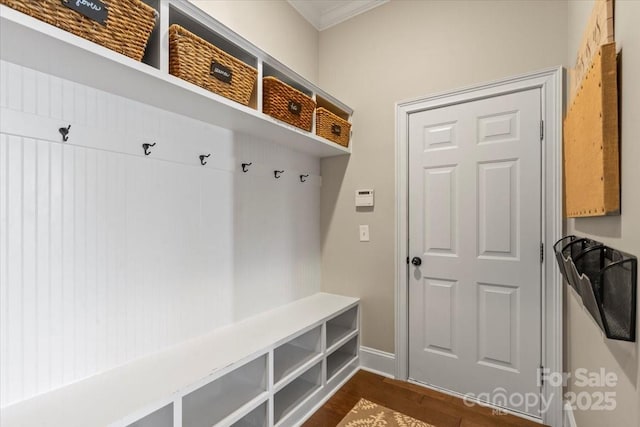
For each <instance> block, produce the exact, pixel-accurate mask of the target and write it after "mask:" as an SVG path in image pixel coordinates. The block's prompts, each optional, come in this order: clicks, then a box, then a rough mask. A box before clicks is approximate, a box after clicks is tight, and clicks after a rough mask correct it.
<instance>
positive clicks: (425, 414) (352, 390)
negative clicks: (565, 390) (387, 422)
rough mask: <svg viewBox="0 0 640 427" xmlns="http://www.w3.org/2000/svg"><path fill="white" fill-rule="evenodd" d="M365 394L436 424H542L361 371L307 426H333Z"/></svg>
mask: <svg viewBox="0 0 640 427" xmlns="http://www.w3.org/2000/svg"><path fill="white" fill-rule="evenodd" d="M360 398H365V399H367V400H370V401H372V402H375V403H377V404H379V405H383V406H386V407H387V408H390V409H394V410H396V411H398V412H402V413H404V414H406V415H409V416H411V417H413V418H416V419H419V420H422V421H425V422H427V423H429V424H433V425H434V426H435V427H487V426H496V427H513V426H522V427H541V425H540V424H537V423H534V422H532V421H528V420H524V419H522V418H518V417H515V416H513V415H497V414H493V413H492V412H493V411H492V410H491V409H489V408H483V407H481V406H478V405H476V406H473V407H468V406H466V405H465V404H464V402H463V401H462V399H459V398H457V397H452V396H449V395H446V394H442V393H438V392H436V391H433V390H429V389H427V388H424V387H420V386H416V385H413V384H409V383H406V382H404V381H397V380H392V379H389V378H385V377H382V376H380V375H375V374H372V373H370V372H366V371H359V372H358V373H356V374H355V375H354V376H353V378H351V380H349V381H348V382H347V383H346V384H345V385H344V386H343V387H342V388H341V389H340V390H338V392H337V393H336V394H335V395H334V396H332V397H331V399H329V400H328V401H327V403H325V404H324V406H323V407H322V408H320V409H319V410H318V412H316V413H315V414H314V415H312V416H311V418H309V420H308V421H307V422H306V423H304V424H303V426H304V427H333V426H335V425H337V424H338V423H339V422H340V420H342V418H343V417H344V416H345V415H346V414H347V413H348V412H349V411H350V410H351V408H353V406H354V405H355V404H356V402H358V400H360Z"/></svg>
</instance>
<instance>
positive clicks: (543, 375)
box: [538, 365, 545, 387]
mask: <svg viewBox="0 0 640 427" xmlns="http://www.w3.org/2000/svg"><path fill="white" fill-rule="evenodd" d="M538 375H540V377H539V380H538V384H540V387H542V386H544V377H545V374H544V366H542V365H540V368H538Z"/></svg>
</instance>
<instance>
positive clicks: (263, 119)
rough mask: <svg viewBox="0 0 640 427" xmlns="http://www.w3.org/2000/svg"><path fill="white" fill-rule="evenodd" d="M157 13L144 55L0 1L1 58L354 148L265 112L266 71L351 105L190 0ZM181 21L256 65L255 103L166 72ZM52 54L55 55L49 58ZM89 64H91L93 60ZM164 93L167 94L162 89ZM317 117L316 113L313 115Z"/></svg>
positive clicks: (220, 119)
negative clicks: (173, 31)
mask: <svg viewBox="0 0 640 427" xmlns="http://www.w3.org/2000/svg"><path fill="white" fill-rule="evenodd" d="M143 1H144V2H145V3H147V4H149V5H150V6H152V7H153V8H154V9H156V10H157V11H158V13H159V18H158V19H157V21H156V26H155V28H154V30H153V32H152V33H151V36H150V38H149V41H148V44H147V48H146V50H145V54H144V57H143V60H142V62H139V61H135V60H133V59H131V58H129V57H126V56H124V55H121V54H119V53H117V52H115V51H112V50H110V49H107V48H104V47H102V46H100V45H98V44H96V43H93V42H90V41H87V40H85V39H83V38H81V37H77V36H75V35H73V34H71V33H69V32H67V31H64V30H62V29H59V28H56V27H54V26H51V25H49V24H47V23H45V22H42V21H39V20H37V19H35V18H32V17H30V16H28V15H26V14H24V13H21V12H19V11H17V10H15V9H11V8H9V7H8V6H5V5H0V59H2V60H4V61H8V62H11V63H14V64H17V65H20V66H23V67H26V68H30V69H33V70H36V71H40V72H44V73H48V74H51V75H54V76H57V77H59V78H62V79H67V80H71V81H74V82H77V83H79V84H84V85H87V86H90V87H92V88H95V89H97V90H101V91H106V92H109V93H111V94H114V95H118V96H123V97H126V98H129V99H131V100H134V101H137V102H141V103H144V104H148V105H151V106H154V107H157V108H161V109H163V110H166V111H171V112H174V113H177V114H182V115H185V116H187V117H190V118H193V119H195V120H201V121H204V122H206V123H210V124H213V125H215V126H220V127H222V128H225V129H228V130H230V131H233V132H240V133H243V134H246V135H249V136H253V137H256V138H261V139H265V140H268V141H272V142H274V143H276V144H280V145H282V146H284V147H287V148H290V149H293V150H297V151H301V152H304V153H307V154H310V155H312V156H315V157H319V158H324V157H331V156H339V155H344V154H350V153H351V149H350V148H349V147H344V146H340V145H338V144H336V143H334V142H332V141H330V140H328V139H326V138H323V137H320V136H318V135H316V134H315V127H312V130H311V132H307V131H305V130H301V129H297V128H295V127H292V126H289V125H287V124H283V123H280V122H278V121H277V120H273V119H272V118H271V117H270V116H268V115H267V114H264V113H262V108H261V107H262V78H263V77H265V76H274V77H278V78H279V79H281V80H282V81H284V82H285V83H287V84H289V85H290V86H292V87H294V88H296V89H298V90H300V91H301V92H303V93H305V94H307V95H309V96H311V97H312V98H313V99H317V100H319V101H320V103H321V104H322V105H324V106H325V107H326V108H327V109H328V110H330V111H332V112H334V113H337V114H338V113H339V112H340V111H342V112H343V113H346V114H338V115H339V116H341V117H345V116H346V117H347V118H350V117H351V115H352V114H353V111H352V110H351V109H350V108H349V107H348V106H346V105H345V104H343V103H342V102H340V101H339V100H337V99H336V98H334V97H333V96H331V95H329V94H328V93H326V92H324V91H322V90H321V89H320V88H318V87H317V86H316V85H314V84H313V83H311V82H309V81H308V80H306V79H305V78H303V77H302V76H300V75H298V74H297V73H296V72H294V71H293V70H291V69H290V68H288V67H286V66H285V65H284V64H282V63H280V62H279V61H278V60H277V59H275V58H273V57H271V56H270V55H269V54H267V53H266V52H264V51H262V50H261V49H259V48H258V47H256V46H255V45H253V44H251V43H250V42H249V41H247V40H245V39H244V38H242V37H241V36H239V35H238V34H236V33H235V32H233V31H232V30H231V29H229V28H228V27H226V26H225V25H223V24H221V23H220V22H218V21H217V20H216V19H214V18H213V17H211V16H210V15H208V14H207V13H206V12H204V11H202V10H201V9H200V8H198V6H197V5H195V4H193V3H192V2H189V1H187V0H143ZM172 24H178V25H180V26H182V27H184V28H185V29H186V30H188V31H190V32H192V33H194V34H196V35H197V36H199V37H201V38H203V39H205V40H207V41H209V42H211V43H212V44H214V45H215V46H216V47H218V48H219V49H221V50H223V51H225V52H227V53H228V54H230V55H231V56H233V57H235V58H237V59H238V60H240V61H241V62H244V63H246V64H247V65H249V66H252V67H254V68H256V69H257V72H258V76H257V81H256V84H255V85H254V87H253V93H252V95H251V99H250V100H249V106H248V107H247V106H244V105H242V104H240V103H237V102H234V101H232V100H229V99H227V98H225V97H223V96H220V95H217V94H214V93H212V92H210V91H208V90H207V89H204V88H202V87H200V86H197V85H194V84H192V83H189V82H188V81H185V80H182V79H179V78H176V77H175V76H172V75H170V74H169V72H168V64H169V59H168V58H169V26H170V25H172ZM52 55H54V56H55V57H56V58H58V60H57V61H51V57H52ZM87 64H89V65H90V66H88V65H87ZM87 67H88V68H87ZM159 94H161V96H160V95H159ZM314 119H315V115H314Z"/></svg>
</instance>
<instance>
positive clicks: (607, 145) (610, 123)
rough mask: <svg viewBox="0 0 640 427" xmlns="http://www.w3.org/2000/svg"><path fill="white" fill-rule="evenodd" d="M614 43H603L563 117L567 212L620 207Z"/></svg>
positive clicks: (607, 210)
mask: <svg viewBox="0 0 640 427" xmlns="http://www.w3.org/2000/svg"><path fill="white" fill-rule="evenodd" d="M619 163H620V159H619V155H618V88H617V69H616V45H615V43H610V44H606V45H603V46H601V47H600V48H599V50H598V52H597V54H596V55H594V57H593V62H592V64H591V66H590V67H589V70H588V71H587V72H586V74H585V75H584V78H583V81H582V84H581V86H580V88H578V90H577V92H576V96H575V99H574V101H573V104H572V105H571V107H570V108H569V111H568V112H567V116H566V118H565V121H564V174H565V213H566V216H567V217H585V216H602V215H616V214H619V213H620V165H619Z"/></svg>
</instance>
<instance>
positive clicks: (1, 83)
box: [0, 61, 321, 407]
mask: <svg viewBox="0 0 640 427" xmlns="http://www.w3.org/2000/svg"><path fill="white" fill-rule="evenodd" d="M68 124H71V132H70V138H69V141H68V142H67V143H63V142H62V141H61V135H60V134H59V133H58V128H59V127H61V126H67V125H68ZM143 142H156V143H157V145H156V146H155V147H154V148H153V149H152V154H151V155H150V156H144V154H143V150H142V147H141V144H142V143H143ZM207 153H212V156H211V157H210V158H209V159H207V160H208V164H207V165H206V166H201V165H200V160H199V159H198V156H199V155H200V154H207ZM244 161H246V162H252V163H253V165H252V166H251V169H250V171H249V172H248V173H242V171H241V170H240V163H241V162H244ZM275 169H279V170H282V169H284V170H285V173H284V174H283V177H282V178H281V179H278V180H276V179H274V178H273V170H275ZM319 172H320V165H319V161H318V160H317V159H316V158H313V157H311V156H309V155H306V154H303V153H299V152H295V151H291V150H288V149H286V148H284V147H283V146H280V145H276V144H272V143H269V142H268V141H262V140H256V139H251V138H249V137H246V136H243V135H241V134H237V133H232V132H229V131H227V130H224V129H221V128H217V127H215V126H213V125H209V124H205V123H202V122H198V121H196V120H192V119H189V118H187V117H183V116H179V115H176V114H173V113H169V112H165V111H162V110H159V109H157V108H154V107H150V106H146V105H144V104H141V103H138V102H134V101H131V100H127V99H126V98H122V97H118V96H115V95H112V94H108V93H105V92H102V91H98V90H95V89H92V88H90V87H86V86H82V85H79V84H77V83H73V82H70V81H66V80H62V79H59V78H57V77H54V76H50V75H46V74H43V73H40V72H36V71H33V70H29V69H26V68H23V67H20V66H17V65H14V64H11V63H8V62H5V61H0V328H1V329H0V369H1V370H2V373H3V374H2V376H1V378H0V395H1V397H0V406H2V407H4V406H6V405H8V404H10V403H12V402H16V401H20V400H23V399H26V398H28V397H31V396H33V395H35V394H38V393H43V392H46V391H48V390H51V389H54V388H57V387H60V386H62V385H64V384H68V383H71V382H74V381H77V380H79V379H81V378H85V377H87V376H91V375H94V374H96V373H99V372H103V371H105V370H107V369H110V368H113V367H115V366H118V365H122V364H124V363H126V362H128V361H131V360H133V359H136V358H139V357H142V356H144V355H147V354H151V353H154V352H157V351H160V350H162V349H165V348H167V347H168V346H171V345H175V344H177V343H179V342H182V341H184V340H186V339H188V338H191V337H194V336H198V335H201V334H203V333H205V332H208V331H210V330H212V329H215V328H218V327H220V326H223V325H226V324H229V323H230V322H233V321H235V320H239V319H242V318H244V317H247V316H249V315H252V314H255V313H258V312H260V311H264V310H266V309H270V308H273V307H274V306H275V305H280V304H283V303H286V302H289V301H292V300H293V299H296V298H299V297H302V296H307V295H310V294H312V293H315V292H317V291H319V288H320V265H319V263H320V230H319V203H320V193H319V186H320V183H321V179H320V177H319ZM303 173H305V174H306V173H308V174H309V175H310V177H309V181H308V182H306V183H300V181H299V174H303Z"/></svg>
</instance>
